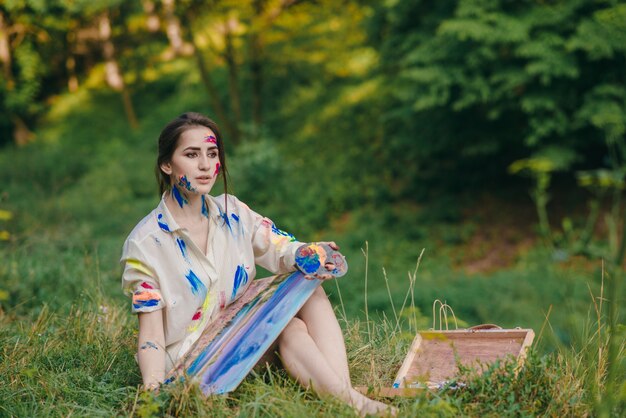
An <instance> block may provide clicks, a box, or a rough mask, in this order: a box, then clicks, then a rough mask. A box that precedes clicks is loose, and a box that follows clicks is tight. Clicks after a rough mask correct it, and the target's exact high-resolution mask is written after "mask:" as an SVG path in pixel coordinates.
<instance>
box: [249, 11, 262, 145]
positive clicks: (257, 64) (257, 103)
mask: <svg viewBox="0 0 626 418" xmlns="http://www.w3.org/2000/svg"><path fill="white" fill-rule="evenodd" d="M264 3H265V1H264V0H254V2H253V7H254V19H255V20H256V21H257V22H258V21H259V20H260V19H261V17H262V15H263V8H264ZM261 33H262V32H261V30H260V29H259V25H253V30H252V33H251V36H250V77H251V79H252V80H251V81H252V121H253V122H254V130H255V135H258V130H259V128H260V127H261V124H262V123H263V64H262V63H263V40H262V39H261Z"/></svg>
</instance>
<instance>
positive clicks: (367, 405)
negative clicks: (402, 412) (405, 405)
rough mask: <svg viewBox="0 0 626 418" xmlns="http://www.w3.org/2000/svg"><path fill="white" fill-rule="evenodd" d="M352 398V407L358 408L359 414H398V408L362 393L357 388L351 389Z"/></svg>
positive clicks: (392, 415)
mask: <svg viewBox="0 0 626 418" xmlns="http://www.w3.org/2000/svg"><path fill="white" fill-rule="evenodd" d="M350 400H351V402H350V403H351V404H352V407H353V408H354V409H356V410H357V412H358V413H359V415H360V416H362V417H365V416H367V415H374V416H391V417H395V416H396V415H398V409H397V408H394V407H393V406H391V405H387V404H384V403H382V402H378V401H375V400H373V399H370V398H368V397H367V396H365V395H362V394H361V393H360V392H358V391H357V390H356V389H351V390H350Z"/></svg>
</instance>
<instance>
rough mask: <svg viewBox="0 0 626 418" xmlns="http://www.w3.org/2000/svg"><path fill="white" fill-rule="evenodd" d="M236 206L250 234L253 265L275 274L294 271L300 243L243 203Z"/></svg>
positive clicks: (238, 202) (239, 202)
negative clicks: (243, 217)
mask: <svg viewBox="0 0 626 418" xmlns="http://www.w3.org/2000/svg"><path fill="white" fill-rule="evenodd" d="M235 199H236V198H235ZM237 206H238V209H239V213H240V215H243V216H245V218H246V220H247V222H246V223H247V224H248V229H249V230H250V231H251V234H252V249H253V251H254V261H255V263H256V264H258V265H259V266H261V267H263V268H265V269H267V270H269V271H271V272H272V273H275V274H280V273H288V272H290V271H294V270H295V263H296V260H295V258H296V250H297V249H298V247H300V246H301V245H302V243H301V242H299V241H298V240H297V239H296V238H295V237H294V236H293V235H292V234H290V233H288V232H285V231H282V230H280V229H279V228H278V227H276V225H275V224H274V222H272V220H271V219H269V218H265V217H263V216H261V215H259V214H258V213H256V212H255V211H253V210H252V209H250V208H249V207H248V206H247V205H246V204H245V203H243V202H241V201H239V200H237Z"/></svg>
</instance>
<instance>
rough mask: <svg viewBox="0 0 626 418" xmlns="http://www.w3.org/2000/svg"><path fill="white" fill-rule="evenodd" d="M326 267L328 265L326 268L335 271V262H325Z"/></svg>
mask: <svg viewBox="0 0 626 418" xmlns="http://www.w3.org/2000/svg"><path fill="white" fill-rule="evenodd" d="M324 267H326V270H328V271H333V270H334V269H335V263H330V262H328V263H326V264H324Z"/></svg>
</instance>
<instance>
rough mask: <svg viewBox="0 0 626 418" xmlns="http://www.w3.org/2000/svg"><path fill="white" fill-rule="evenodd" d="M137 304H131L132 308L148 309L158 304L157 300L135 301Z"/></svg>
mask: <svg viewBox="0 0 626 418" xmlns="http://www.w3.org/2000/svg"><path fill="white" fill-rule="evenodd" d="M137 302H138V303H133V308H135V309H141V308H149V307H151V306H157V305H158V304H159V299H148V300H142V301H137Z"/></svg>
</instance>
